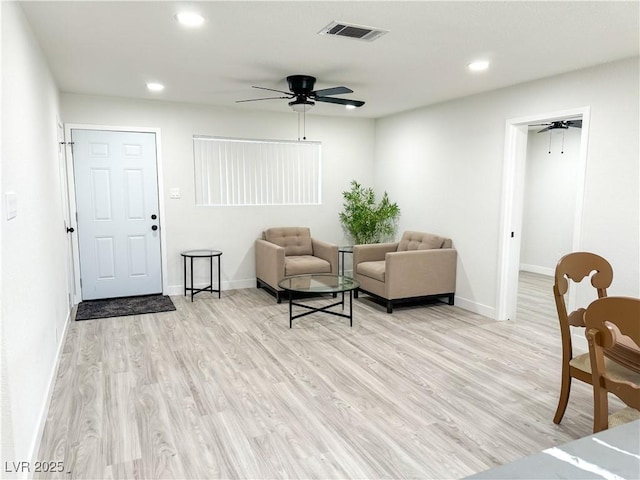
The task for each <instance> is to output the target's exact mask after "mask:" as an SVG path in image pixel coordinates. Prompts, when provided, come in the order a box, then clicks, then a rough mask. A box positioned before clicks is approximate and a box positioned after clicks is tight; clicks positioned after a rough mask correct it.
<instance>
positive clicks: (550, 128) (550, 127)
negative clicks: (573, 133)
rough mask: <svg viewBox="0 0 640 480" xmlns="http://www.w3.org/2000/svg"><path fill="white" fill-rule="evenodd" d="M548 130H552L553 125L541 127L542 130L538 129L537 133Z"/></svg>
mask: <svg viewBox="0 0 640 480" xmlns="http://www.w3.org/2000/svg"><path fill="white" fill-rule="evenodd" d="M549 130H553V126H551V125H550V126H548V127H547V128H543V129H542V130H539V131H538V132H537V133H542V132H548V131H549Z"/></svg>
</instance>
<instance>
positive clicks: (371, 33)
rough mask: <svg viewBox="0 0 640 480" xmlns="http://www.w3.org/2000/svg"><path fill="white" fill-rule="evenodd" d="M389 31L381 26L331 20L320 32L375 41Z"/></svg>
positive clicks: (321, 33)
mask: <svg viewBox="0 0 640 480" xmlns="http://www.w3.org/2000/svg"><path fill="white" fill-rule="evenodd" d="M387 32H388V30H383V29H381V28H375V27H365V26H363V25H353V24H349V23H345V22H331V23H330V24H329V25H327V26H326V27H324V28H323V29H322V30H320V31H319V32H318V34H320V35H334V36H336V37H348V38H355V39H357V40H366V41H367V42H373V41H374V40H375V39H376V38H379V37H381V36H382V35H384V34H385V33H387Z"/></svg>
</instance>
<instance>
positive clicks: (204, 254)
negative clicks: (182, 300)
mask: <svg viewBox="0 0 640 480" xmlns="http://www.w3.org/2000/svg"><path fill="white" fill-rule="evenodd" d="M180 255H181V256H182V263H183V271H184V296H185V297H186V296H187V292H191V301H192V302H193V296H194V295H195V294H196V293H200V292H211V293H214V292H218V298H220V291H221V288H220V257H221V256H222V252H221V251H219V250H189V251H186V252H182V253H181V254H180ZM194 258H208V259H209V285H207V286H206V287H204V288H194V287H193V259H194ZM214 258H217V259H218V284H217V285H218V288H217V289H215V290H214V288H213V259H214ZM187 259H189V263H190V268H189V271H190V277H189V279H190V286H187Z"/></svg>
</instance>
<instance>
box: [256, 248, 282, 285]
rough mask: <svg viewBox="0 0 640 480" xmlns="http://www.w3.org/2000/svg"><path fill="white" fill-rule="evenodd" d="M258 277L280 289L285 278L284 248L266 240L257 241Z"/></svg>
mask: <svg viewBox="0 0 640 480" xmlns="http://www.w3.org/2000/svg"><path fill="white" fill-rule="evenodd" d="M255 248H256V277H257V278H259V279H260V280H262V281H263V282H266V283H268V284H269V285H271V286H272V287H273V288H275V289H278V282H279V281H280V280H282V279H283V278H284V248H282V247H280V246H278V245H276V244H275V243H271V242H267V241H266V240H256V244H255Z"/></svg>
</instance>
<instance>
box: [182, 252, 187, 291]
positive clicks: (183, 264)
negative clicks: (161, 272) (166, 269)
mask: <svg viewBox="0 0 640 480" xmlns="http://www.w3.org/2000/svg"><path fill="white" fill-rule="evenodd" d="M182 268H183V273H184V275H183V276H184V278H183V280H184V296H185V297H186V296H187V257H182Z"/></svg>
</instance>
